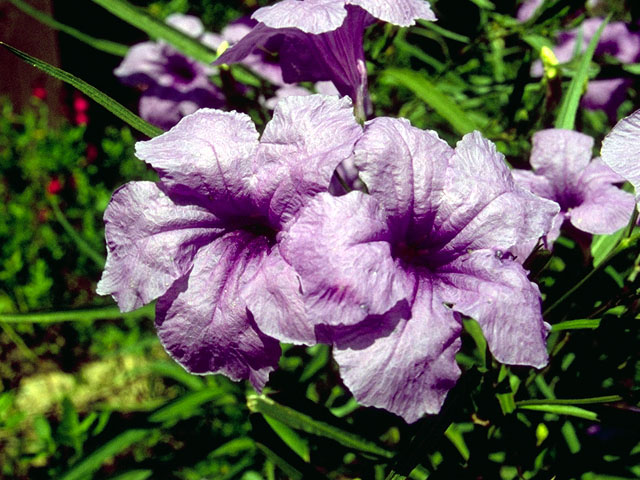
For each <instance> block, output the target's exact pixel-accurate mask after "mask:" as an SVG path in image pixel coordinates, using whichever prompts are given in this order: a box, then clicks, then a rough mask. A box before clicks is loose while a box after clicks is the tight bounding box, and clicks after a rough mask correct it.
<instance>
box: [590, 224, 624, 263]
mask: <svg viewBox="0 0 640 480" xmlns="http://www.w3.org/2000/svg"><path fill="white" fill-rule="evenodd" d="M625 231H626V227H625V228H621V229H620V230H618V231H617V232H615V233H612V234H610V235H594V236H593V240H592V241H591V255H592V256H593V266H594V267H597V266H598V265H600V264H601V263H602V262H603V261H604V260H606V258H607V257H608V256H609V254H611V253H612V252H613V251H614V250H615V248H616V246H617V245H618V243H620V240H621V239H622V237H623V235H624V233H625Z"/></svg>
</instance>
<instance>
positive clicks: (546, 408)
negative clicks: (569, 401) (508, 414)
mask: <svg viewBox="0 0 640 480" xmlns="http://www.w3.org/2000/svg"><path fill="white" fill-rule="evenodd" d="M517 408H518V409H520V410H535V411H538V412H545V413H554V414H556V415H568V416H571V417H578V418H584V419H586V420H592V421H597V420H598V414H597V413H595V412H592V411H591V410H585V409H584V408H580V407H576V406H573V405H554V404H549V403H547V404H536V405H518V406H517Z"/></svg>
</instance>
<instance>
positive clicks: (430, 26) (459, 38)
mask: <svg viewBox="0 0 640 480" xmlns="http://www.w3.org/2000/svg"><path fill="white" fill-rule="evenodd" d="M418 23H419V24H420V25H422V26H423V27H424V28H426V29H427V30H431V31H432V32H435V33H437V34H438V35H441V36H443V37H445V38H449V39H451V40H455V41H456V42H460V43H470V42H471V40H470V39H469V37H467V36H465V35H460V34H459V33H456V32H452V31H451V30H447V29H446V28H443V27H441V26H440V25H438V24H436V23H433V22H429V21H427V20H418ZM414 30H416V29H415V28H414Z"/></svg>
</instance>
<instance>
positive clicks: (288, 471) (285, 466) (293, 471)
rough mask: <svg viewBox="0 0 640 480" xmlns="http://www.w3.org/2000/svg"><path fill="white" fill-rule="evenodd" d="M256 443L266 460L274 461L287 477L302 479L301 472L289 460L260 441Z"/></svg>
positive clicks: (295, 479) (292, 479) (296, 479)
mask: <svg viewBox="0 0 640 480" xmlns="http://www.w3.org/2000/svg"><path fill="white" fill-rule="evenodd" d="M256 445H257V447H258V448H259V449H260V451H261V452H262V453H263V454H264V456H265V457H267V459H268V460H270V461H272V462H273V463H275V464H276V465H277V466H278V467H279V468H280V470H282V471H283V472H284V473H285V475H287V477H289V478H290V479H291V480H303V478H304V476H303V474H302V472H301V471H300V470H298V469H297V468H295V467H294V466H293V465H291V464H290V463H289V462H287V461H286V460H285V459H284V458H282V457H281V456H280V455H278V454H277V453H276V452H274V451H273V450H271V449H270V448H269V447H267V446H266V445H264V444H262V443H256Z"/></svg>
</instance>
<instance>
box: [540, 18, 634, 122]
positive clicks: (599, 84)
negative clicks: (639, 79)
mask: <svg viewBox="0 0 640 480" xmlns="http://www.w3.org/2000/svg"><path fill="white" fill-rule="evenodd" d="M602 21H603V20H602V19H601V18H589V19H587V20H585V21H584V22H583V23H582V25H581V26H580V27H579V28H577V29H574V30H572V31H570V32H563V33H561V34H560V35H559V36H558V45H557V47H556V48H554V50H553V51H554V53H555V54H556V57H557V58H558V61H559V62H560V63H566V62H568V61H570V60H571V59H572V58H573V56H574V53H575V52H576V42H577V41H578V39H580V38H581V39H582V43H581V45H580V49H579V51H581V52H584V51H585V50H586V49H587V45H588V44H589V42H590V41H591V38H592V37H593V35H595V33H596V31H597V30H598V28H600V25H602ZM580 32H582V33H580ZM604 55H610V56H612V57H614V58H616V59H617V60H619V61H620V62H621V63H623V64H628V63H637V62H639V61H640V33H638V32H631V31H629V28H628V27H627V25H626V24H625V23H623V22H611V23H609V24H607V26H605V27H604V30H603V31H602V35H601V36H600V41H599V42H598V45H597V47H596V51H595V56H604ZM532 73H533V74H534V75H536V76H541V75H542V64H541V63H540V62H536V63H535V64H534V65H533V68H532ZM631 84H632V81H631V79H629V78H610V79H603V80H592V81H590V82H589V85H588V87H587V91H586V93H585V94H584V96H583V97H582V106H583V107H585V108H589V109H591V110H604V111H605V112H606V114H607V115H608V116H609V119H610V120H612V121H615V120H616V118H617V112H618V107H620V105H621V104H622V102H624V100H625V99H626V97H627V89H628V88H629V86H630V85H631Z"/></svg>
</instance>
